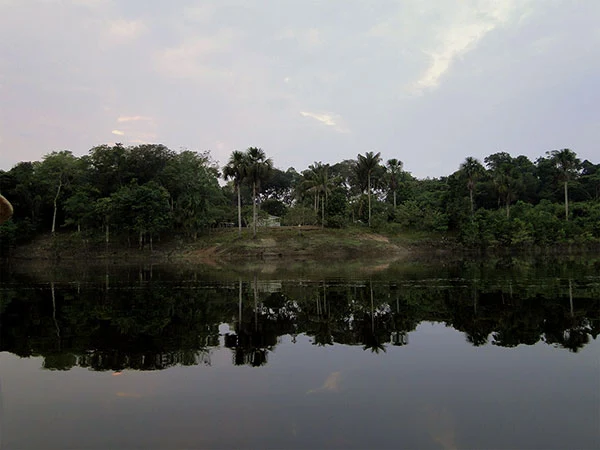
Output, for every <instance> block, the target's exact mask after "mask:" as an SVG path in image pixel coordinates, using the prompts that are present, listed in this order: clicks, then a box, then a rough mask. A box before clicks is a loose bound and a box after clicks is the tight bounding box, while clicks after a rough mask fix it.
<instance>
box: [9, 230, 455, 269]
mask: <svg viewBox="0 0 600 450" xmlns="http://www.w3.org/2000/svg"><path fill="white" fill-rule="evenodd" d="M444 245H445V244H444V241H443V240H442V239H441V238H440V237H439V236H432V235H425V234H410V233H405V234H395V235H386V234H381V233H376V232H373V231H371V230H369V229H368V228H364V227H360V228H347V229H321V228H318V227H277V228H265V229H260V230H259V231H258V235H257V237H256V238H253V237H252V231H251V230H249V229H243V230H242V234H241V236H240V235H239V234H238V230H237V229H218V230H211V231H210V233H206V234H205V235H203V236H200V237H199V238H198V239H196V240H191V239H183V238H181V237H168V236H167V237H165V236H163V237H162V238H161V239H160V240H155V241H154V243H153V246H152V249H150V248H149V246H145V248H143V249H139V248H137V247H136V246H133V245H132V246H128V245H127V243H126V242H111V243H109V244H108V245H105V244H104V243H102V242H93V241H91V240H90V239H86V238H85V237H83V236H82V235H79V234H77V233H57V234H56V235H55V236H50V235H46V236H42V237H39V238H37V239H36V240H34V241H33V242H31V243H29V244H26V245H21V246H18V247H16V248H15V249H14V250H13V251H12V254H11V258H14V259H46V260H48V259H60V260H81V259H86V260H99V259H116V260H154V261H174V262H177V261H207V260H215V261H232V260H261V259H290V260H303V261H310V260H319V261H323V260H332V261H333V260H360V259H364V258H382V257H385V258H397V257H405V256H407V255H410V254H411V253H413V252H415V251H418V250H423V249H432V248H440V247H443V246H444Z"/></svg>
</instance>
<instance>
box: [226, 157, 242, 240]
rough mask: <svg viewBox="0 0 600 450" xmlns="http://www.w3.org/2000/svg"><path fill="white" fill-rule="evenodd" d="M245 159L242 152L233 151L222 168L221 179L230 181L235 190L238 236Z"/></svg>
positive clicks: (240, 220)
mask: <svg viewBox="0 0 600 450" xmlns="http://www.w3.org/2000/svg"><path fill="white" fill-rule="evenodd" d="M246 168H247V158H246V155H245V154H244V153H243V152H240V151H239V150H235V151H234V152H233V153H231V156H230V157H229V162H228V163H227V165H226V166H225V167H223V178H225V179H226V180H228V179H232V180H233V184H234V186H235V188H236V190H237V207H238V234H239V235H240V236H241V235H242V200H241V193H240V187H241V184H242V181H243V180H244V177H245V175H246Z"/></svg>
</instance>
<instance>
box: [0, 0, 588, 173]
mask: <svg viewBox="0 0 600 450" xmlns="http://www.w3.org/2000/svg"><path fill="white" fill-rule="evenodd" d="M599 18H600V2H598V1H595V0H270V1H267V0H202V1H192V0H188V1H183V0H181V1H178V0H171V1H162V0H0V169H2V170H9V169H10V168H11V167H13V166H14V164H16V163H17V162H19V161H35V160H41V159H42V158H43V156H44V155H45V154H48V153H50V152H52V151H56V150H71V151H72V152H73V153H74V154H75V155H77V156H80V155H84V154H87V152H88V151H89V149H91V148H92V147H94V146H96V145H100V144H113V143H116V142H121V143H123V144H125V145H137V144H139V143H162V144H165V145H166V146H168V147H169V148H171V149H172V150H176V151H180V150H181V149H189V150H195V151H206V150H208V151H210V153H211V155H212V157H213V159H214V160H216V161H217V162H219V163H220V164H221V165H222V164H224V163H226V162H227V159H228V158H229V155H230V154H231V152H232V151H233V150H244V149H246V148H248V147H251V146H252V147H261V148H262V149H263V150H265V152H266V153H267V155H268V156H269V157H271V158H272V159H273V161H274V165H275V166H276V167H278V168H280V169H282V170H285V169H287V168H288V167H294V168H296V170H298V171H302V170H304V169H306V168H307V167H308V165H310V164H312V163H313V162H315V161H322V162H323V163H331V164H333V163H336V162H339V161H342V160H344V159H355V158H356V157H357V155H358V154H359V153H361V154H364V153H365V152H366V151H375V152H380V153H381V156H382V159H383V161H384V162H385V161H386V160H387V159H390V158H397V159H399V160H401V161H403V162H404V168H405V170H407V171H409V172H411V173H412V174H413V175H414V176H417V177H419V178H424V177H438V176H444V175H449V174H451V173H453V172H454V171H455V170H457V169H458V167H459V165H460V163H461V162H462V161H464V159H465V158H466V157H467V156H474V157H476V158H478V159H480V160H483V158H484V157H485V156H488V155H490V154H492V153H496V152H499V151H506V152H508V153H510V154H511V155H513V156H517V155H526V156H528V157H529V158H531V159H532V160H535V159H536V158H538V157H540V156H544V155H545V152H546V151H549V150H554V149H561V148H571V149H572V150H574V151H575V152H576V153H577V154H578V156H579V157H580V158H581V159H582V160H583V159H589V160H590V161H592V162H594V163H599V162H600V158H599V157H598V155H599V153H598V144H599V143H600V107H599V106H598V105H600V83H599V80H600V26H598V19H599Z"/></svg>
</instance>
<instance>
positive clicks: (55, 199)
mask: <svg viewBox="0 0 600 450" xmlns="http://www.w3.org/2000/svg"><path fill="white" fill-rule="evenodd" d="M61 188H62V179H60V180H59V182H58V189H57V190H56V195H55V196H54V213H53V214H52V234H54V232H55V231H56V210H57V209H58V196H59V195H60V189H61Z"/></svg>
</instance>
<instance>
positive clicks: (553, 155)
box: [546, 148, 581, 220]
mask: <svg viewBox="0 0 600 450" xmlns="http://www.w3.org/2000/svg"><path fill="white" fill-rule="evenodd" d="M546 154H547V155H548V156H549V157H550V160H551V161H552V162H553V163H554V165H555V166H556V168H557V169H558V172H559V179H560V181H562V182H563V184H564V191H565V220H569V188H568V184H569V180H571V179H573V178H575V176H576V175H577V174H578V173H579V169H580V167H581V161H579V158H577V155H576V154H575V152H574V151H572V150H570V149H568V148H563V149H562V150H552V151H551V152H546Z"/></svg>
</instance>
